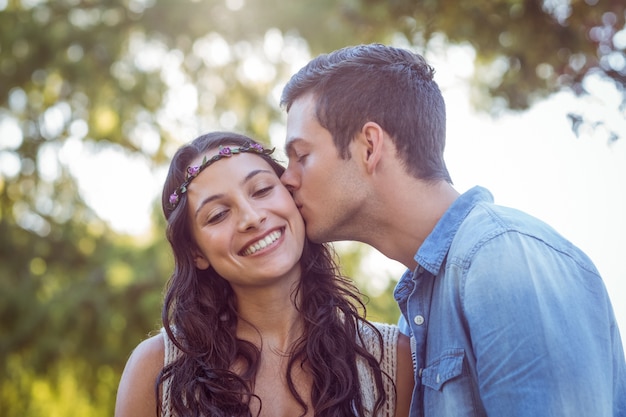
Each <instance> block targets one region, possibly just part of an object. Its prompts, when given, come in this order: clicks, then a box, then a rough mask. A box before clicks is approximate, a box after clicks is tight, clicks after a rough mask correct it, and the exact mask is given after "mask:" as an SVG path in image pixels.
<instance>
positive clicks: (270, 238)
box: [242, 230, 283, 256]
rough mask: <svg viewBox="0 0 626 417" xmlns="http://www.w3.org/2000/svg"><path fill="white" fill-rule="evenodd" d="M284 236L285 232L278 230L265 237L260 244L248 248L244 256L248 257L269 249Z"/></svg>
mask: <svg viewBox="0 0 626 417" xmlns="http://www.w3.org/2000/svg"><path fill="white" fill-rule="evenodd" d="M282 234H283V232H282V231H281V230H276V231H274V232H272V233H270V234H269V235H267V236H265V237H264V238H263V239H261V240H259V241H258V242H256V243H254V244H252V245H250V246H248V247H247V248H246V249H245V250H244V251H243V252H242V253H243V255H244V256H248V255H252V254H253V253H255V252H257V251H259V250H261V249H263V248H265V247H267V246H268V245H271V244H272V243H274V242H275V241H276V240H278V238H279V237H281V236H282Z"/></svg>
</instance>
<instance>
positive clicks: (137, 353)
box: [124, 333, 165, 375]
mask: <svg viewBox="0 0 626 417" xmlns="http://www.w3.org/2000/svg"><path fill="white" fill-rule="evenodd" d="M164 358H165V344H164V339H163V334H162V333H158V334H156V335H154V336H152V337H150V338H148V339H145V340H144V341H142V342H141V343H139V344H138V345H137V347H136V348H135V349H134V350H133V352H132V353H131V355H130V358H129V359H128V362H127V364H126V369H125V370H124V373H126V371H133V372H138V373H141V374H151V375H152V374H154V375H156V374H158V373H159V372H160V371H161V369H162V368H163V360H164ZM155 370H156V372H155Z"/></svg>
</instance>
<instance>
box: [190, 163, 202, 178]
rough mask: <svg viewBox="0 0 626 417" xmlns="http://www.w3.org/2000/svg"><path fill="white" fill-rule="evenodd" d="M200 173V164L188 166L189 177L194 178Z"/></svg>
mask: <svg viewBox="0 0 626 417" xmlns="http://www.w3.org/2000/svg"><path fill="white" fill-rule="evenodd" d="M199 173H200V167H199V166H192V167H188V168H187V178H188V179H189V178H193V177H195V176H196V175H198V174H199Z"/></svg>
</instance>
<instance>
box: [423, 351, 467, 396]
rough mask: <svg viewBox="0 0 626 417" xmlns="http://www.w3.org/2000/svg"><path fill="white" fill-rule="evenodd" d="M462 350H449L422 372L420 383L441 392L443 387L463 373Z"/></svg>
mask: <svg viewBox="0 0 626 417" xmlns="http://www.w3.org/2000/svg"><path fill="white" fill-rule="evenodd" d="M464 358H465V352H464V350H463V349H449V350H446V351H444V352H443V353H442V355H441V356H440V357H439V358H438V359H436V360H435V361H434V362H432V363H431V364H430V365H428V367H426V368H424V369H423V370H422V383H423V384H424V385H425V386H427V387H429V388H432V389H434V390H437V391H439V390H441V387H443V385H444V384H445V383H446V382H448V381H450V380H452V379H454V378H456V377H458V376H459V375H461V374H462V373H463V359H464Z"/></svg>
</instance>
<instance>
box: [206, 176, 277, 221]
mask: <svg viewBox="0 0 626 417" xmlns="http://www.w3.org/2000/svg"><path fill="white" fill-rule="evenodd" d="M273 173H274V171H270V170H267V169H255V170H253V171H250V172H249V173H248V175H246V176H245V178H244V179H243V180H241V182H240V183H239V185H240V186H243V185H244V184H245V183H246V182H248V181H250V180H251V179H252V178H254V177H256V176H257V175H259V174H273ZM223 196H224V194H213V195H210V196H208V197H207V198H205V199H204V200H202V201H201V202H200V204H199V205H198V208H197V209H196V212H195V213H194V218H196V219H197V218H198V216H199V215H200V211H201V210H202V208H203V207H204V206H206V205H207V204H209V203H210V202H212V201H215V200H219V199H220V198H222V197H223Z"/></svg>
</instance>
